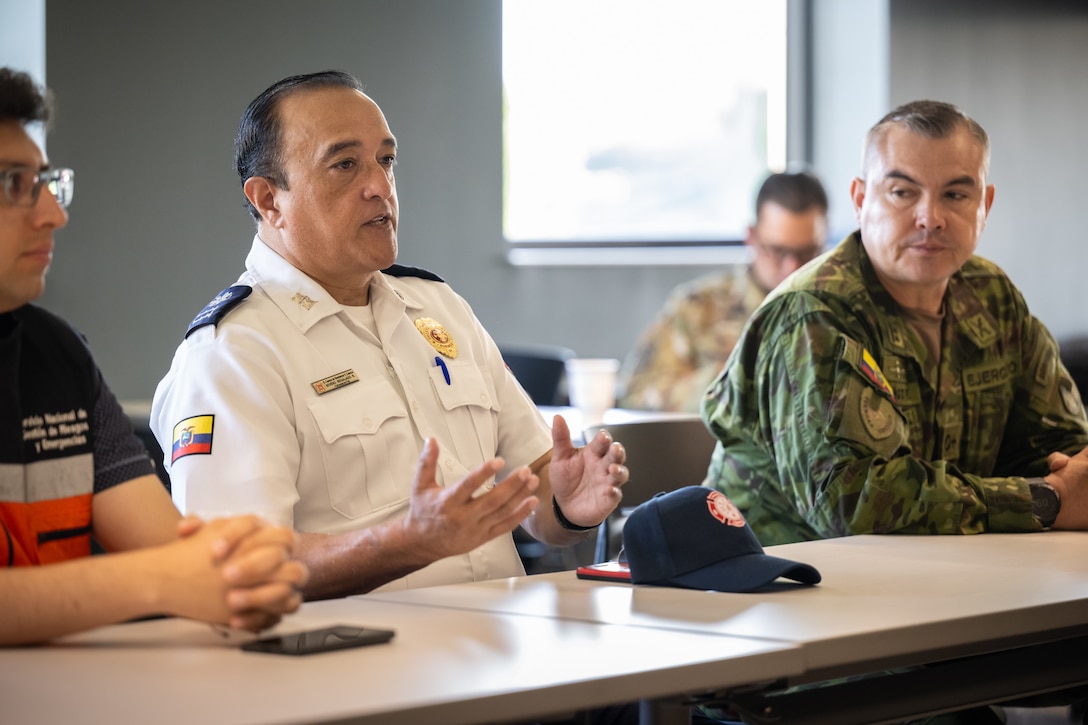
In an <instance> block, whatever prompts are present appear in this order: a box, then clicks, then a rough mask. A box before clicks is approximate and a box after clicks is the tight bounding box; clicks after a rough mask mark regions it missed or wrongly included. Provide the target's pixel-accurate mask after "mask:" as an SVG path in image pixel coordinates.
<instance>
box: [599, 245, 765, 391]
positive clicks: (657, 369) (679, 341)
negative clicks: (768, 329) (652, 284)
mask: <svg viewBox="0 0 1088 725" xmlns="http://www.w3.org/2000/svg"><path fill="white" fill-rule="evenodd" d="M766 294H767V293H766V291H765V290H763V289H761V288H760V286H759V285H758V284H756V282H755V281H754V280H753V279H752V278H751V275H750V274H749V273H748V268H747V267H746V266H742V267H738V268H736V271H735V272H733V273H725V274H721V273H719V274H713V275H707V276H704V277H700V278H699V279H696V280H693V281H691V282H687V283H685V284H682V285H680V286H678V287H677V288H676V289H675V290H673V291H672V293H670V295H669V300H668V302H667V303H666V304H665V308H664V310H663V311H662V312H661V314H659V315H658V317H657V319H655V320H654V321H653V322H652V323H651V324H650V326H649V327H648V328H647V329H646V330H645V332H643V333H642V335H641V336H640V337H639V340H638V343H637V344H636V346H635V348H634V349H633V350H632V351H631V353H630V354H629V355H628V356H627V359H626V360H625V361H624V364H623V369H622V370H621V372H620V381H621V389H622V390H623V394H622V395H621V396H620V403H619V404H620V407H623V408H642V409H647V410H669V411H678V412H687V413H698V412H699V409H700V405H701V404H702V402H703V397H704V395H705V394H706V389H707V388H708V387H709V386H710V383H712V382H713V381H714V378H715V377H717V375H718V373H720V372H721V370H722V366H723V365H725V361H726V359H727V358H728V357H729V353H730V352H732V350H733V346H734V345H735V344H736V343H737V340H738V339H739V338H740V334H741V330H742V329H743V328H744V323H745V322H747V321H748V318H749V317H750V316H751V314H752V313H753V312H754V311H755V309H756V308H757V307H758V306H759V303H760V302H762V301H763V298H764V296H765V295H766Z"/></svg>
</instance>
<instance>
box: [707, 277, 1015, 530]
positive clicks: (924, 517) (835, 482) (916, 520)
mask: <svg viewBox="0 0 1088 725" xmlns="http://www.w3.org/2000/svg"><path fill="white" fill-rule="evenodd" d="M791 298H792V301H791V302H790V303H788V304H780V305H776V306H775V310H774V312H773V313H770V312H766V311H765V313H764V319H763V320H761V323H762V324H761V325H758V326H756V325H753V327H752V328H751V329H750V332H749V336H748V337H749V338H751V337H755V339H757V340H758V339H759V338H760V337H762V342H761V343H757V344H756V345H755V346H754V352H753V353H749V354H741V355H734V359H733V360H731V362H730V367H729V368H728V369H727V370H726V372H725V374H724V376H723V378H721V379H720V381H719V383H718V384H717V385H716V388H717V392H718V394H719V395H718V400H717V401H716V402H715V403H714V404H712V405H708V406H707V408H706V409H705V410H704V415H706V416H707V417H708V422H709V423H710V425H711V429H712V430H715V431H716V432H719V433H720V434H722V435H724V436H725V437H726V438H723V440H725V439H727V438H729V437H733V438H734V439H740V440H744V441H746V443H745V444H744V445H741V446H740V447H738V448H737V450H738V451H741V457H740V459H737V458H734V457H733V456H732V455H731V453H732V450H730V449H729V447H727V446H726V445H724V444H723V446H722V448H723V449H724V450H722V451H720V452H719V454H720V456H719V457H720V459H722V460H716V463H715V466H716V470H712V474H714V475H716V476H717V477H718V481H717V482H716V485H718V486H719V487H720V488H723V489H724V490H726V491H727V494H728V493H730V492H733V491H734V490H736V489H743V488H745V487H751V486H752V485H757V486H761V487H762V489H763V490H762V491H761V493H760V495H759V498H760V501H759V502H758V505H759V506H763V507H767V508H773V507H775V506H776V505H777V506H778V507H779V508H781V509H782V510H783V511H786V512H788V515H787V516H786V517H767V519H766V520H765V521H764V522H762V523H761V527H762V530H760V529H757V533H759V535H760V538H761V540H766V541H796V540H798V539H804V538H807V539H811V538H826V537H835V536H843V535H846V534H865V533H891V532H899V533H918V534H922V533H927V534H929V533H932V534H953V533H975V532H982V531H987V530H991V531H1015V530H1021V531H1022V530H1032V529H1033V528H1034V526H1035V524H1034V521H1033V519H1032V517H1031V503H1030V496H1029V494H1028V491H1027V485H1026V483H1025V481H1024V479H1023V478H1017V477H1013V478H982V477H980V476H975V475H971V474H968V473H964V472H961V471H958V470H956V468H955V467H954V466H952V465H949V464H948V463H947V462H944V461H926V460H922V459H920V458H917V457H915V456H913V455H912V454H911V446H910V441H909V438H908V426H907V422H906V418H905V416H904V414H903V412H902V411H901V410H900V408H899V407H898V405H897V403H896V400H895V397H894V394H893V392H892V391H891V390H890V388H889V386H888V385H887V383H886V381H885V380H884V378H883V375H882V373H880V371H879V366H877V365H876V362H875V361H874V360H873V359H872V356H871V355H869V354H867V345H868V347H869V348H875V347H876V346H875V343H874V341H871V340H866V339H864V333H858V332H853V333H852V332H850V331H849V323H848V322H846V323H844V322H843V321H842V319H843V317H844V315H843V314H842V313H841V311H832V310H829V309H828V308H827V307H826V306H824V305H823V304H822V303H821V302H820V301H819V300H816V299H815V298H812V297H810V296H807V295H803V294H798V295H792V296H791ZM836 312H837V313H838V314H836ZM857 328H858V330H861V331H863V330H865V329H866V328H865V326H864V325H857ZM730 389H732V393H730V392H728V391H729V390H730ZM725 405H732V406H735V407H736V411H737V412H736V414H737V415H739V416H740V417H741V419H744V418H747V420H746V421H744V420H738V419H737V418H736V417H735V414H734V413H733V412H729V411H727V410H726V409H725ZM745 423H747V424H748V425H749V426H750V430H749V431H748V432H745V431H743V430H740V429H737V428H736V426H737V425H744V424H745ZM745 445H746V446H747V447H748V451H747V453H745V452H744V450H745ZM757 451H758V453H757ZM746 456H747V457H748V460H747V461H746V460H745V457H746ZM726 458H728V459H729V460H728V461H726V460H724V459H726ZM763 499H767V501H766V502H765V501H764V500H763ZM737 503H738V505H742V504H741V502H737ZM753 503H754V502H753ZM776 527H777V529H778V530H776ZM754 528H755V526H754Z"/></svg>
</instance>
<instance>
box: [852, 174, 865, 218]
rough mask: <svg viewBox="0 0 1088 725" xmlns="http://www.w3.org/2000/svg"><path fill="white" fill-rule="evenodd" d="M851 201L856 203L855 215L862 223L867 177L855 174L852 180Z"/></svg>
mask: <svg viewBox="0 0 1088 725" xmlns="http://www.w3.org/2000/svg"><path fill="white" fill-rule="evenodd" d="M850 201H851V202H853V204H854V216H855V217H857V220H858V223H859V224H860V223H861V205H862V202H864V201H865V179H863V178H861V177H860V176H855V177H854V180H853V181H851V182H850Z"/></svg>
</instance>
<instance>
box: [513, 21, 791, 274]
mask: <svg viewBox="0 0 1088 725" xmlns="http://www.w3.org/2000/svg"><path fill="white" fill-rule="evenodd" d="M502 69H503V90H504V104H505V109H504V112H505V116H504V131H503V133H504V139H503V141H504V166H505V176H504V185H503V194H504V199H503V231H504V234H505V236H506V239H507V241H508V242H510V243H511V245H512V247H514V248H515V249H518V248H521V249H531V248H542V247H544V248H551V249H556V248H566V249H571V248H586V247H592V248H597V249H600V248H602V247H604V248H606V249H610V250H611V251H612V252H615V250H616V248H617V247H626V248H632V247H635V248H638V247H647V246H660V245H662V244H668V245H671V246H673V247H679V246H683V245H688V246H692V245H719V246H720V245H721V244H723V243H728V242H734V243H735V242H737V241H738V240H741V239H743V237H744V234H745V232H746V230H747V226H748V224H749V223H750V221H751V214H752V204H753V202H754V196H755V192H756V189H757V188H758V185H759V183H760V182H761V181H762V179H763V177H764V176H765V175H766V174H767V173H768V172H769V171H772V170H782V169H783V168H784V167H785V165H786V0H670V2H668V3H662V2H660V0H654V1H652V2H651V1H650V0H549V1H548V2H533V1H532V0H504V2H503V61H502ZM611 256H612V258H613V259H615V255H614V254H613V255H611Z"/></svg>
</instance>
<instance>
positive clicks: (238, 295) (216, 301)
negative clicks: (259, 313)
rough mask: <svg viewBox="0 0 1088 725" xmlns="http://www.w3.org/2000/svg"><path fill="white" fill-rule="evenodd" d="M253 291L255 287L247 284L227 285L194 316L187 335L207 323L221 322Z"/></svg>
mask: <svg viewBox="0 0 1088 725" xmlns="http://www.w3.org/2000/svg"><path fill="white" fill-rule="evenodd" d="M251 292H253V288H252V287H250V286H249V285H247V284H236V285H234V286H233V287H227V288H226V289H225V290H223V291H222V292H220V293H219V294H217V295H216V296H215V297H213V298H212V301H211V302H209V303H208V304H207V306H206V307H205V308H204V309H202V310H201V311H200V312H199V313H198V314H197V316H196V317H194V318H193V321H192V322H190V323H189V327H188V329H187V330H185V337H189V335H191V334H193V331H194V330H198V329H200V328H201V327H204V326H205V325H217V324H219V321H220V320H222V319H223V317H224V316H225V315H226V314H227V313H228V312H230V311H231V310H232V309H234V308H235V307H237V306H238V304H240V303H241V302H242V300H244V299H245V298H246V297H249V295H250V293H251Z"/></svg>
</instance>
